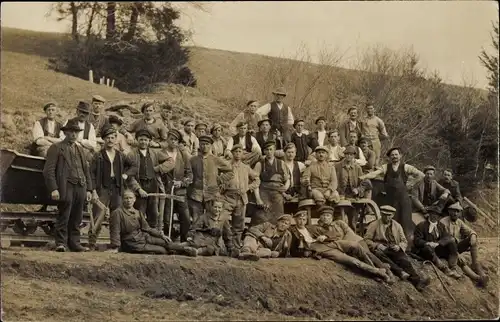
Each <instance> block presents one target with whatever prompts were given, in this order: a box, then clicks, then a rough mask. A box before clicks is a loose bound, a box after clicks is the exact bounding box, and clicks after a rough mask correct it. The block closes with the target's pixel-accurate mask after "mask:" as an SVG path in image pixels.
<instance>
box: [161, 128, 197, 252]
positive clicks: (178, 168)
mask: <svg viewBox="0 0 500 322" xmlns="http://www.w3.org/2000/svg"><path fill="white" fill-rule="evenodd" d="M181 142H182V135H181V133H180V132H179V131H177V130H176V129H170V131H168V136H167V147H166V149H165V150H163V153H165V154H166V156H167V157H168V158H169V159H170V160H171V161H172V162H173V165H174V166H173V168H170V167H163V166H161V167H160V169H159V170H160V171H159V173H160V175H161V178H162V180H163V182H164V183H165V191H166V192H167V193H170V191H172V186H174V195H176V196H186V195H187V188H188V187H189V185H190V184H191V183H192V182H193V172H192V170H191V162H190V161H189V160H190V158H191V156H190V155H189V154H188V153H187V151H186V150H185V149H180V148H179V144H180V143H181ZM171 202H173V203H174V204H173V207H172V205H171V204H170V203H171ZM171 208H173V211H174V212H176V213H177V216H178V218H179V223H180V240H181V242H185V241H186V239H187V235H188V232H189V227H190V224H191V222H190V221H191V218H190V215H189V207H188V202H187V200H186V201H184V202H182V201H177V200H172V199H167V200H166V202H165V208H164V211H163V216H164V217H163V218H158V227H157V228H158V230H160V231H163V232H164V234H165V235H168V230H169V227H170V225H172V223H171V222H170V217H169V216H170V209H171Z"/></svg>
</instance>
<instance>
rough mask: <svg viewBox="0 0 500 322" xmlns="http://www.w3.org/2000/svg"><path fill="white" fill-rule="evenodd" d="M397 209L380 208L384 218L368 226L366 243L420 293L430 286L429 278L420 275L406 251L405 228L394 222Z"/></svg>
mask: <svg viewBox="0 0 500 322" xmlns="http://www.w3.org/2000/svg"><path fill="white" fill-rule="evenodd" d="M395 213H396V208H394V207H391V206H382V207H380V214H381V215H382V218H380V219H378V220H375V221H373V222H372V223H370V225H368V229H367V231H366V234H365V241H366V243H367V244H368V246H369V247H370V250H371V251H372V253H374V254H375V255H376V256H377V257H378V258H380V259H381V260H382V261H383V262H385V263H387V264H389V265H390V266H391V269H392V271H393V272H394V273H395V274H396V275H397V276H398V277H399V278H401V279H402V280H406V279H408V280H409V281H410V282H411V283H412V284H413V286H415V288H416V289H417V290H419V291H421V290H423V288H424V287H426V286H427V285H429V282H430V280H429V278H428V277H422V276H420V275H419V274H418V272H417V271H416V269H415V267H414V266H413V264H412V263H411V261H410V258H409V256H408V255H406V253H405V250H406V247H407V246H408V242H407V240H406V237H405V234H404V231H403V227H401V225H400V224H399V223H398V222H397V221H395V220H393V219H392V218H393V217H394V214H395Z"/></svg>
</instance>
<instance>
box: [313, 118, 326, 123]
mask: <svg viewBox="0 0 500 322" xmlns="http://www.w3.org/2000/svg"><path fill="white" fill-rule="evenodd" d="M319 121H325V122H326V118H325V117H324V116H320V117H318V118H317V119H316V122H314V124H318V122H319Z"/></svg>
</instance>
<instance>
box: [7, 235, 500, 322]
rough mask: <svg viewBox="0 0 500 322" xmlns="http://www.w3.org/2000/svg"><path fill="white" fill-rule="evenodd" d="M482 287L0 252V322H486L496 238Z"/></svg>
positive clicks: (306, 263) (309, 263)
mask: <svg viewBox="0 0 500 322" xmlns="http://www.w3.org/2000/svg"><path fill="white" fill-rule="evenodd" d="M480 252H481V256H482V259H483V266H484V267H485V270H486V271H487V272H488V274H489V276H490V278H491V280H490V283H489V285H488V286H487V288H485V289H479V288H476V287H475V286H474V285H473V283H472V282H471V281H470V280H469V279H468V278H464V279H463V280H460V281H455V280H452V279H450V278H448V277H447V276H444V275H443V274H442V273H440V275H441V277H442V278H443V280H444V281H445V283H446V284H447V286H448V288H449V289H450V290H451V291H452V293H453V295H454V297H455V299H456V301H457V302H456V303H455V302H453V301H452V299H451V298H450V297H449V296H448V295H447V293H446V292H445V291H444V289H443V287H442V285H441V284H440V282H439V280H438V279H437V277H436V275H435V274H434V273H433V272H432V269H431V268H430V267H427V266H425V267H422V264H420V263H417V266H418V267H421V269H423V270H424V272H426V273H427V274H429V276H430V277H431V279H432V281H431V285H430V286H429V287H428V288H427V289H426V290H425V291H424V292H422V293H419V292H418V291H417V290H415V289H414V288H413V286H412V285H411V284H409V283H408V282H402V281H399V282H397V283H396V284H394V285H391V286H389V285H386V284H382V283H377V282H375V281H373V280H371V279H369V278H367V277H365V276H362V275H360V274H357V273H354V272H351V271H348V270H346V269H345V268H343V267H342V266H340V265H337V264H335V263H333V262H331V261H328V260H320V261H316V260H312V259H270V260H261V261H259V262H244V261H238V260H236V259H231V258H225V257H212V258H188V257H183V256H153V255H131V254H109V253H103V252H97V253H96V252H94V253H84V254H75V253H64V254H60V253H55V252H47V251H40V250H29V249H9V250H4V251H3V253H2V255H3V256H2V263H1V268H2V290H3V294H2V295H3V299H2V300H3V310H4V312H5V313H4V314H5V316H4V319H5V320H33V319H35V320H37V321H41V320H43V321H45V320H51V321H62V320H65V321H66V320H70V319H71V320H86V321H94V320H102V319H106V320H109V321H123V320H137V319H140V320H146V321H153V320H155V321H157V320H200V319H203V318H205V319H210V320H234V319H239V320H242V319H245V320H256V319H258V320H283V319H292V318H297V319H301V320H303V319H315V320H316V319H335V320H339V319H342V320H344V319H349V320H352V319H369V320H385V319H390V320H397V319H416V320H428V319H476V318H482V319H490V318H494V317H496V316H498V307H499V306H498V285H497V282H498V278H497V270H498V263H497V254H498V247H497V241H496V240H484V241H482V246H481V248H480Z"/></svg>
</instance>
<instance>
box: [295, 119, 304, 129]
mask: <svg viewBox="0 0 500 322" xmlns="http://www.w3.org/2000/svg"><path fill="white" fill-rule="evenodd" d="M300 122H302V123H304V120H303V119H298V120H295V122H293V127H295V126H297V124H299V123H300Z"/></svg>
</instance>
